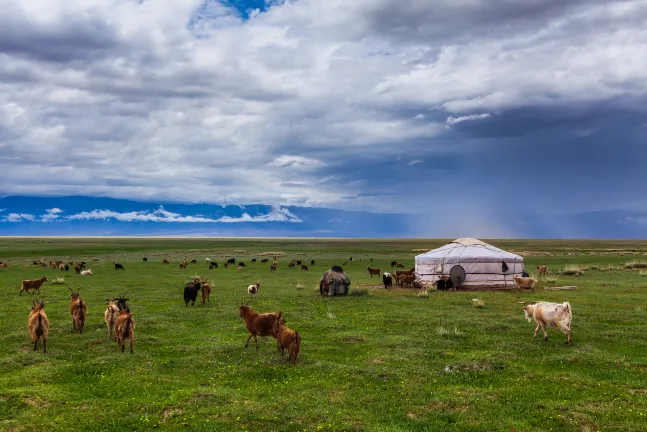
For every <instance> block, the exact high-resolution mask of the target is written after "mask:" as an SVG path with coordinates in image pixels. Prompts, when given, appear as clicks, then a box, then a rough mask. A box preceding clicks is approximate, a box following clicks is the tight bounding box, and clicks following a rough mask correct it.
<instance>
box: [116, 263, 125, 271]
mask: <svg viewBox="0 0 647 432" xmlns="http://www.w3.org/2000/svg"><path fill="white" fill-rule="evenodd" d="M115 270H124V266H122V265H121V264H115Z"/></svg>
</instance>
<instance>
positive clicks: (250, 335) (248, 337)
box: [245, 333, 252, 348]
mask: <svg viewBox="0 0 647 432" xmlns="http://www.w3.org/2000/svg"><path fill="white" fill-rule="evenodd" d="M251 338H252V334H251V333H250V334H249V336H247V342H245V348H247V346H248V345H249V340H250V339H251Z"/></svg>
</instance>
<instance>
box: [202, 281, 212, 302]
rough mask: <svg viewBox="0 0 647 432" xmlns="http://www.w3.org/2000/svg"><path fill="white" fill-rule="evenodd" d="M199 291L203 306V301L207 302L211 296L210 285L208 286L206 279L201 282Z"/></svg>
mask: <svg viewBox="0 0 647 432" xmlns="http://www.w3.org/2000/svg"><path fill="white" fill-rule="evenodd" d="M201 289H202V304H204V302H205V301H209V296H210V295H211V285H209V282H208V281H207V280H206V279H205V280H204V282H202V285H201Z"/></svg>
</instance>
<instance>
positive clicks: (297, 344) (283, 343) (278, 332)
mask: <svg viewBox="0 0 647 432" xmlns="http://www.w3.org/2000/svg"><path fill="white" fill-rule="evenodd" d="M272 330H273V333H274V337H275V338H276V339H277V340H278V349H279V350H280V351H281V357H283V356H284V351H285V349H286V348H287V349H288V360H287V361H290V360H292V364H293V365H296V364H297V357H298V356H299V351H300V350H301V335H299V333H298V332H297V331H295V330H292V329H289V328H287V327H286V326H285V319H284V318H283V312H279V314H278V316H277V318H276V321H274V327H273V329H272Z"/></svg>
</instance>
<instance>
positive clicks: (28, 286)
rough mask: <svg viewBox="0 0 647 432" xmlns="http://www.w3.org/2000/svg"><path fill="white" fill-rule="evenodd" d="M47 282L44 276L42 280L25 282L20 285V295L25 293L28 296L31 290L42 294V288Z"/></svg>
mask: <svg viewBox="0 0 647 432" xmlns="http://www.w3.org/2000/svg"><path fill="white" fill-rule="evenodd" d="M45 282H47V278H46V277H45V276H43V277H42V278H40V279H36V280H24V281H22V283H21V284H20V294H19V295H22V292H23V291H24V292H26V293H27V294H29V290H36V291H37V292H39V293H40V287H41V286H42V285H43V284H44V283H45Z"/></svg>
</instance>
